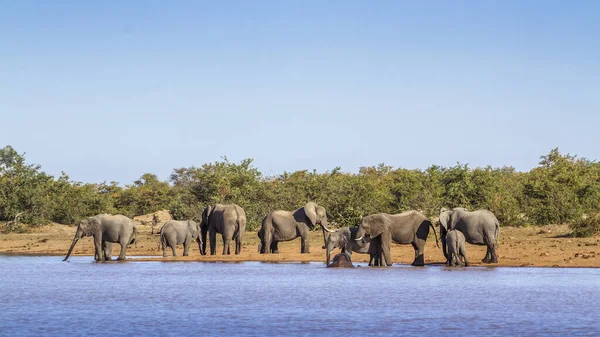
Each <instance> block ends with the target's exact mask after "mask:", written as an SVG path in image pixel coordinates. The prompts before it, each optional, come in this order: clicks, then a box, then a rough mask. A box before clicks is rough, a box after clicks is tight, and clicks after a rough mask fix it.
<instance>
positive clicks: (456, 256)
mask: <svg viewBox="0 0 600 337" xmlns="http://www.w3.org/2000/svg"><path fill="white" fill-rule="evenodd" d="M446 247H448V261H446V264H447V265H448V266H449V267H452V266H459V267H460V266H463V261H462V260H464V262H465V263H464V266H465V267H468V266H469V261H467V250H466V248H465V236H464V235H463V233H462V232H461V231H459V230H455V229H453V230H450V231H448V234H446Z"/></svg>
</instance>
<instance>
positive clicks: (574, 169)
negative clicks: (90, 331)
mask: <svg viewBox="0 0 600 337" xmlns="http://www.w3.org/2000/svg"><path fill="white" fill-rule="evenodd" d="M599 200H600V164H599V163H596V162H593V161H589V160H587V159H584V158H577V157H576V156H571V155H569V154H567V155H563V154H561V153H560V152H559V151H558V149H553V150H552V151H550V153H548V154H547V155H545V156H542V157H541V160H540V163H539V165H538V166H537V167H536V168H534V169H532V170H531V171H529V172H517V171H516V170H515V169H514V168H512V167H498V168H495V167H491V166H488V167H483V168H470V167H469V166H468V165H465V164H456V165H455V166H452V167H441V166H435V165H433V166H431V167H429V168H427V169H425V170H408V169H403V168H398V169H394V168H392V167H390V166H386V165H384V164H379V165H377V166H366V167H361V168H360V170H359V172H358V173H346V172H342V171H341V169H340V168H339V167H336V168H334V169H333V170H331V171H329V172H324V173H317V172H316V171H306V170H302V171H296V172H284V173H282V174H279V175H275V176H271V177H265V176H263V175H262V174H261V173H260V172H259V171H258V169H257V168H256V167H254V166H253V164H252V159H245V160H242V161H241V162H239V163H233V162H230V161H229V160H227V158H223V160H222V161H218V162H214V163H208V164H204V165H202V166H201V167H188V168H177V169H175V170H173V173H172V174H171V176H170V179H169V180H168V181H162V180H160V179H159V178H158V177H157V176H156V175H154V174H151V173H146V174H144V175H142V176H141V177H140V179H138V180H136V181H134V182H133V183H132V184H130V185H126V186H125V187H121V186H120V185H119V184H118V183H116V182H111V183H110V184H107V183H102V184H86V183H81V182H76V181H72V180H70V179H69V176H68V175H67V174H65V173H63V174H62V175H61V176H60V177H58V178H54V177H52V176H50V175H48V174H46V173H45V172H43V171H42V170H41V167H40V166H39V165H35V164H28V163H26V161H25V158H24V155H22V154H19V153H17V152H16V151H15V150H14V149H13V148H12V147H10V146H6V147H4V148H2V149H0V221H9V220H12V219H13V217H14V216H15V214H17V213H19V212H23V215H22V218H21V221H22V222H23V223H26V224H29V225H38V224H43V223H47V222H51V221H54V222H59V223H66V224H75V223H77V222H78V221H79V220H80V219H82V218H84V217H87V216H91V215H94V214H98V213H105V212H106V213H121V214H125V215H127V216H130V217H133V216H136V215H141V214H148V213H152V212H155V211H158V210H162V209H168V210H170V212H171V214H172V215H173V217H174V218H176V219H189V218H191V219H196V220H200V218H201V214H202V210H203V209H204V207H205V206H206V205H208V204H214V203H236V204H238V205H240V206H242V207H243V208H244V209H245V211H246V216H247V219H248V221H247V226H248V229H249V230H255V229H257V228H259V227H260V225H261V222H262V219H263V217H264V216H265V215H266V214H267V213H268V212H270V211H273V210H277V209H283V210H293V209H296V208H298V207H301V206H303V205H304V204H305V203H306V202H307V201H315V202H317V203H318V204H320V205H322V206H323V207H325V209H326V210H327V213H328V219H329V221H330V222H335V223H337V224H339V225H342V226H357V225H358V224H359V223H360V220H361V219H362V217H363V216H365V215H368V214H373V213H380V212H383V213H399V212H402V211H406V210H410V209H418V210H421V211H423V213H424V214H426V215H427V216H430V217H431V216H437V215H438V214H439V210H440V208H441V207H443V206H446V207H456V206H463V207H467V208H469V209H481V208H485V209H489V210H491V211H492V212H494V214H496V216H497V217H498V220H499V221H500V223H501V224H502V225H530V224H532V225H544V224H554V223H573V226H575V227H574V228H576V229H574V230H579V228H580V227H577V226H578V225H581V224H584V225H585V224H587V222H581V221H583V220H580V219H581V218H582V215H583V214H594V213H596V212H600V203H599ZM587 221H591V220H587ZM589 226H591V225H585V226H583V227H581V228H584V227H585V228H587V227H589ZM592 227H593V226H592Z"/></svg>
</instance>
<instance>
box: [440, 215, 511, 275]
mask: <svg viewBox="0 0 600 337" xmlns="http://www.w3.org/2000/svg"><path fill="white" fill-rule="evenodd" d="M452 229H456V230H459V231H461V232H462V233H463V234H464V236H465V240H466V241H467V242H468V243H470V244H473V245H480V246H487V251H486V253H485V257H484V258H483V260H482V261H483V262H484V263H498V256H497V255H496V247H497V245H498V235H499V234H500V223H499V222H498V219H497V218H496V216H495V215H494V214H493V213H492V212H490V211H488V210H484V209H482V210H477V211H473V212H469V211H467V210H466V209H464V208H453V209H450V210H449V209H446V208H442V209H441V210H440V236H441V237H442V250H443V252H444V256H445V257H446V259H448V251H447V247H446V240H445V238H446V235H447V232H448V231H449V230H452Z"/></svg>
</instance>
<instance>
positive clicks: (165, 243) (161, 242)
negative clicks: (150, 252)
mask: <svg viewBox="0 0 600 337" xmlns="http://www.w3.org/2000/svg"><path fill="white" fill-rule="evenodd" d="M160 244H161V246H162V251H163V257H167V239H166V238H161V239H160Z"/></svg>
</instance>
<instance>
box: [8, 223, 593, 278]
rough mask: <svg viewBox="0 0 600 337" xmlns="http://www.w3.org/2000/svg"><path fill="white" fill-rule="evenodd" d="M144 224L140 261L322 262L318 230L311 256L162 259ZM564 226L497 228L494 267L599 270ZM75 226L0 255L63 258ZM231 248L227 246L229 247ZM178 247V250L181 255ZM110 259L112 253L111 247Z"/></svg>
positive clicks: (249, 251) (247, 251)
mask: <svg viewBox="0 0 600 337" xmlns="http://www.w3.org/2000/svg"><path fill="white" fill-rule="evenodd" d="M150 232H151V228H150V226H143V225H138V243H137V245H136V246H131V247H130V248H129V249H128V255H132V256H156V257H152V258H143V259H136V261H137V260H139V261H144V260H159V261H165V260H169V261H172V260H175V261H188V260H190V261H273V262H305V261H324V260H325V251H324V250H323V249H321V246H322V245H323V236H322V234H321V233H320V232H313V233H311V234H312V235H311V246H310V249H311V253H310V254H300V253H299V252H300V241H299V240H294V241H292V242H284V243H280V244H279V249H280V253H279V254H268V255H264V254H258V252H257V246H258V238H257V237H256V233H255V232H247V233H246V236H245V237H244V242H243V248H242V254H240V255H228V256H223V255H221V250H222V244H221V242H219V241H218V242H217V245H218V247H217V255H214V256H201V255H200V253H199V251H198V247H197V245H195V246H193V247H192V251H191V256H187V257H181V256H180V257H177V258H172V257H169V258H166V259H163V258H162V250H159V248H158V242H159V237H158V235H152V234H151V233H150ZM568 233H569V230H568V228H567V226H565V225H552V226H545V227H535V228H520V227H519V228H514V227H504V228H502V229H501V234H500V245H499V248H498V259H499V263H498V266H539V267H600V237H592V238H571V237H569V236H568ZM74 234H75V227H70V226H65V225H59V224H53V225H48V226H44V227H41V228H37V229H35V230H33V231H32V232H31V233H27V234H0V253H9V254H36V255H37V254H39V255H64V254H66V252H67V250H68V248H69V245H70V244H71V240H72V238H73V235H74ZM232 248H233V247H232ZM182 252H183V248H182V247H180V248H179V249H178V254H180V255H181V254H182ZM93 254H94V245H93V242H92V239H91V238H84V239H81V240H80V241H79V243H78V244H77V246H76V247H75V249H74V251H73V255H93ZM113 255H114V256H116V255H118V245H116V248H115V251H114V254H113ZM467 255H468V257H469V259H470V261H471V262H472V263H473V265H485V264H482V263H481V262H480V260H481V259H482V258H483V256H484V255H485V247H481V246H473V245H469V244H467ZM413 256H414V253H413V249H412V247H411V246H400V245H394V246H393V247H392V259H393V261H394V263H403V264H408V263H411V262H412V259H413ZM353 261H355V262H366V261H368V256H367V255H361V254H354V255H353ZM443 261H444V257H443V255H442V252H441V249H439V248H436V246H435V239H434V238H433V234H431V235H430V238H429V240H428V242H427V247H426V250H425V263H429V264H430V263H442V262H443Z"/></svg>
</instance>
